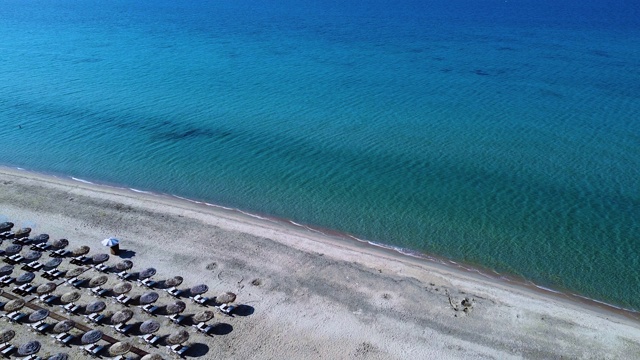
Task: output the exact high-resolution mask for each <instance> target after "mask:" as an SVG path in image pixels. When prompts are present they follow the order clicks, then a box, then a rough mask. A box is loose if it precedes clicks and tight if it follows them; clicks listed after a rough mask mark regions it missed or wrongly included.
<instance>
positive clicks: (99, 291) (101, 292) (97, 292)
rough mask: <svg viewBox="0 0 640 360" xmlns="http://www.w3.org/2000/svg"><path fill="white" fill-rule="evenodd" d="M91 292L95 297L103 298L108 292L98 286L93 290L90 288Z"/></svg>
mask: <svg viewBox="0 0 640 360" xmlns="http://www.w3.org/2000/svg"><path fill="white" fill-rule="evenodd" d="M91 292H92V293H94V294H95V295H97V296H101V297H104V296H105V295H106V294H107V293H108V292H109V290H106V289H103V288H101V287H100V286H96V287H94V288H91Z"/></svg>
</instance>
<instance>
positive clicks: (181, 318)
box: [167, 314, 186, 325]
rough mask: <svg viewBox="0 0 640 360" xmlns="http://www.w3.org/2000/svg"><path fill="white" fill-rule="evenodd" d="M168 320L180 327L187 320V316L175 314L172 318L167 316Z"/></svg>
mask: <svg viewBox="0 0 640 360" xmlns="http://www.w3.org/2000/svg"><path fill="white" fill-rule="evenodd" d="M167 318H168V319H169V320H171V321H173V322H174V323H175V324H177V325H180V324H181V323H182V321H184V319H186V316H184V315H180V314H173V315H171V316H167Z"/></svg>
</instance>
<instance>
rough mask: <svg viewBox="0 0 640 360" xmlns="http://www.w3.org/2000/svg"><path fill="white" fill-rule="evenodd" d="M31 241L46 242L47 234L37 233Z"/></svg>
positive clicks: (47, 239)
mask: <svg viewBox="0 0 640 360" xmlns="http://www.w3.org/2000/svg"><path fill="white" fill-rule="evenodd" d="M33 241H37V242H47V241H49V234H39V235H36V236H34V237H33Z"/></svg>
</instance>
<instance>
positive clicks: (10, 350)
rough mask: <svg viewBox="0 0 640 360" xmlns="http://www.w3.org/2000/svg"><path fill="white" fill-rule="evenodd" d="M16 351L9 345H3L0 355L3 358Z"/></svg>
mask: <svg viewBox="0 0 640 360" xmlns="http://www.w3.org/2000/svg"><path fill="white" fill-rule="evenodd" d="M5 345H6V346H5ZM16 349H17V348H16V347H15V346H13V345H11V344H4V345H3V348H2V350H0V354H2V356H4V357H9V356H10V355H11V353H13V352H14V351H16Z"/></svg>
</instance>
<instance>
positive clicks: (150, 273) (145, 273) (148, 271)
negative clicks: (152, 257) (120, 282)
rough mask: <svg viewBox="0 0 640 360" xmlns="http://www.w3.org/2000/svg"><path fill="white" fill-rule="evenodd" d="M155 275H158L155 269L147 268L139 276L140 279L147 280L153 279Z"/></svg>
mask: <svg viewBox="0 0 640 360" xmlns="http://www.w3.org/2000/svg"><path fill="white" fill-rule="evenodd" d="M155 274H156V269H154V268H146V269H144V270H142V271H140V274H139V275H138V277H139V278H140V279H146V278H150V277H152V276H153V275H155Z"/></svg>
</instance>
